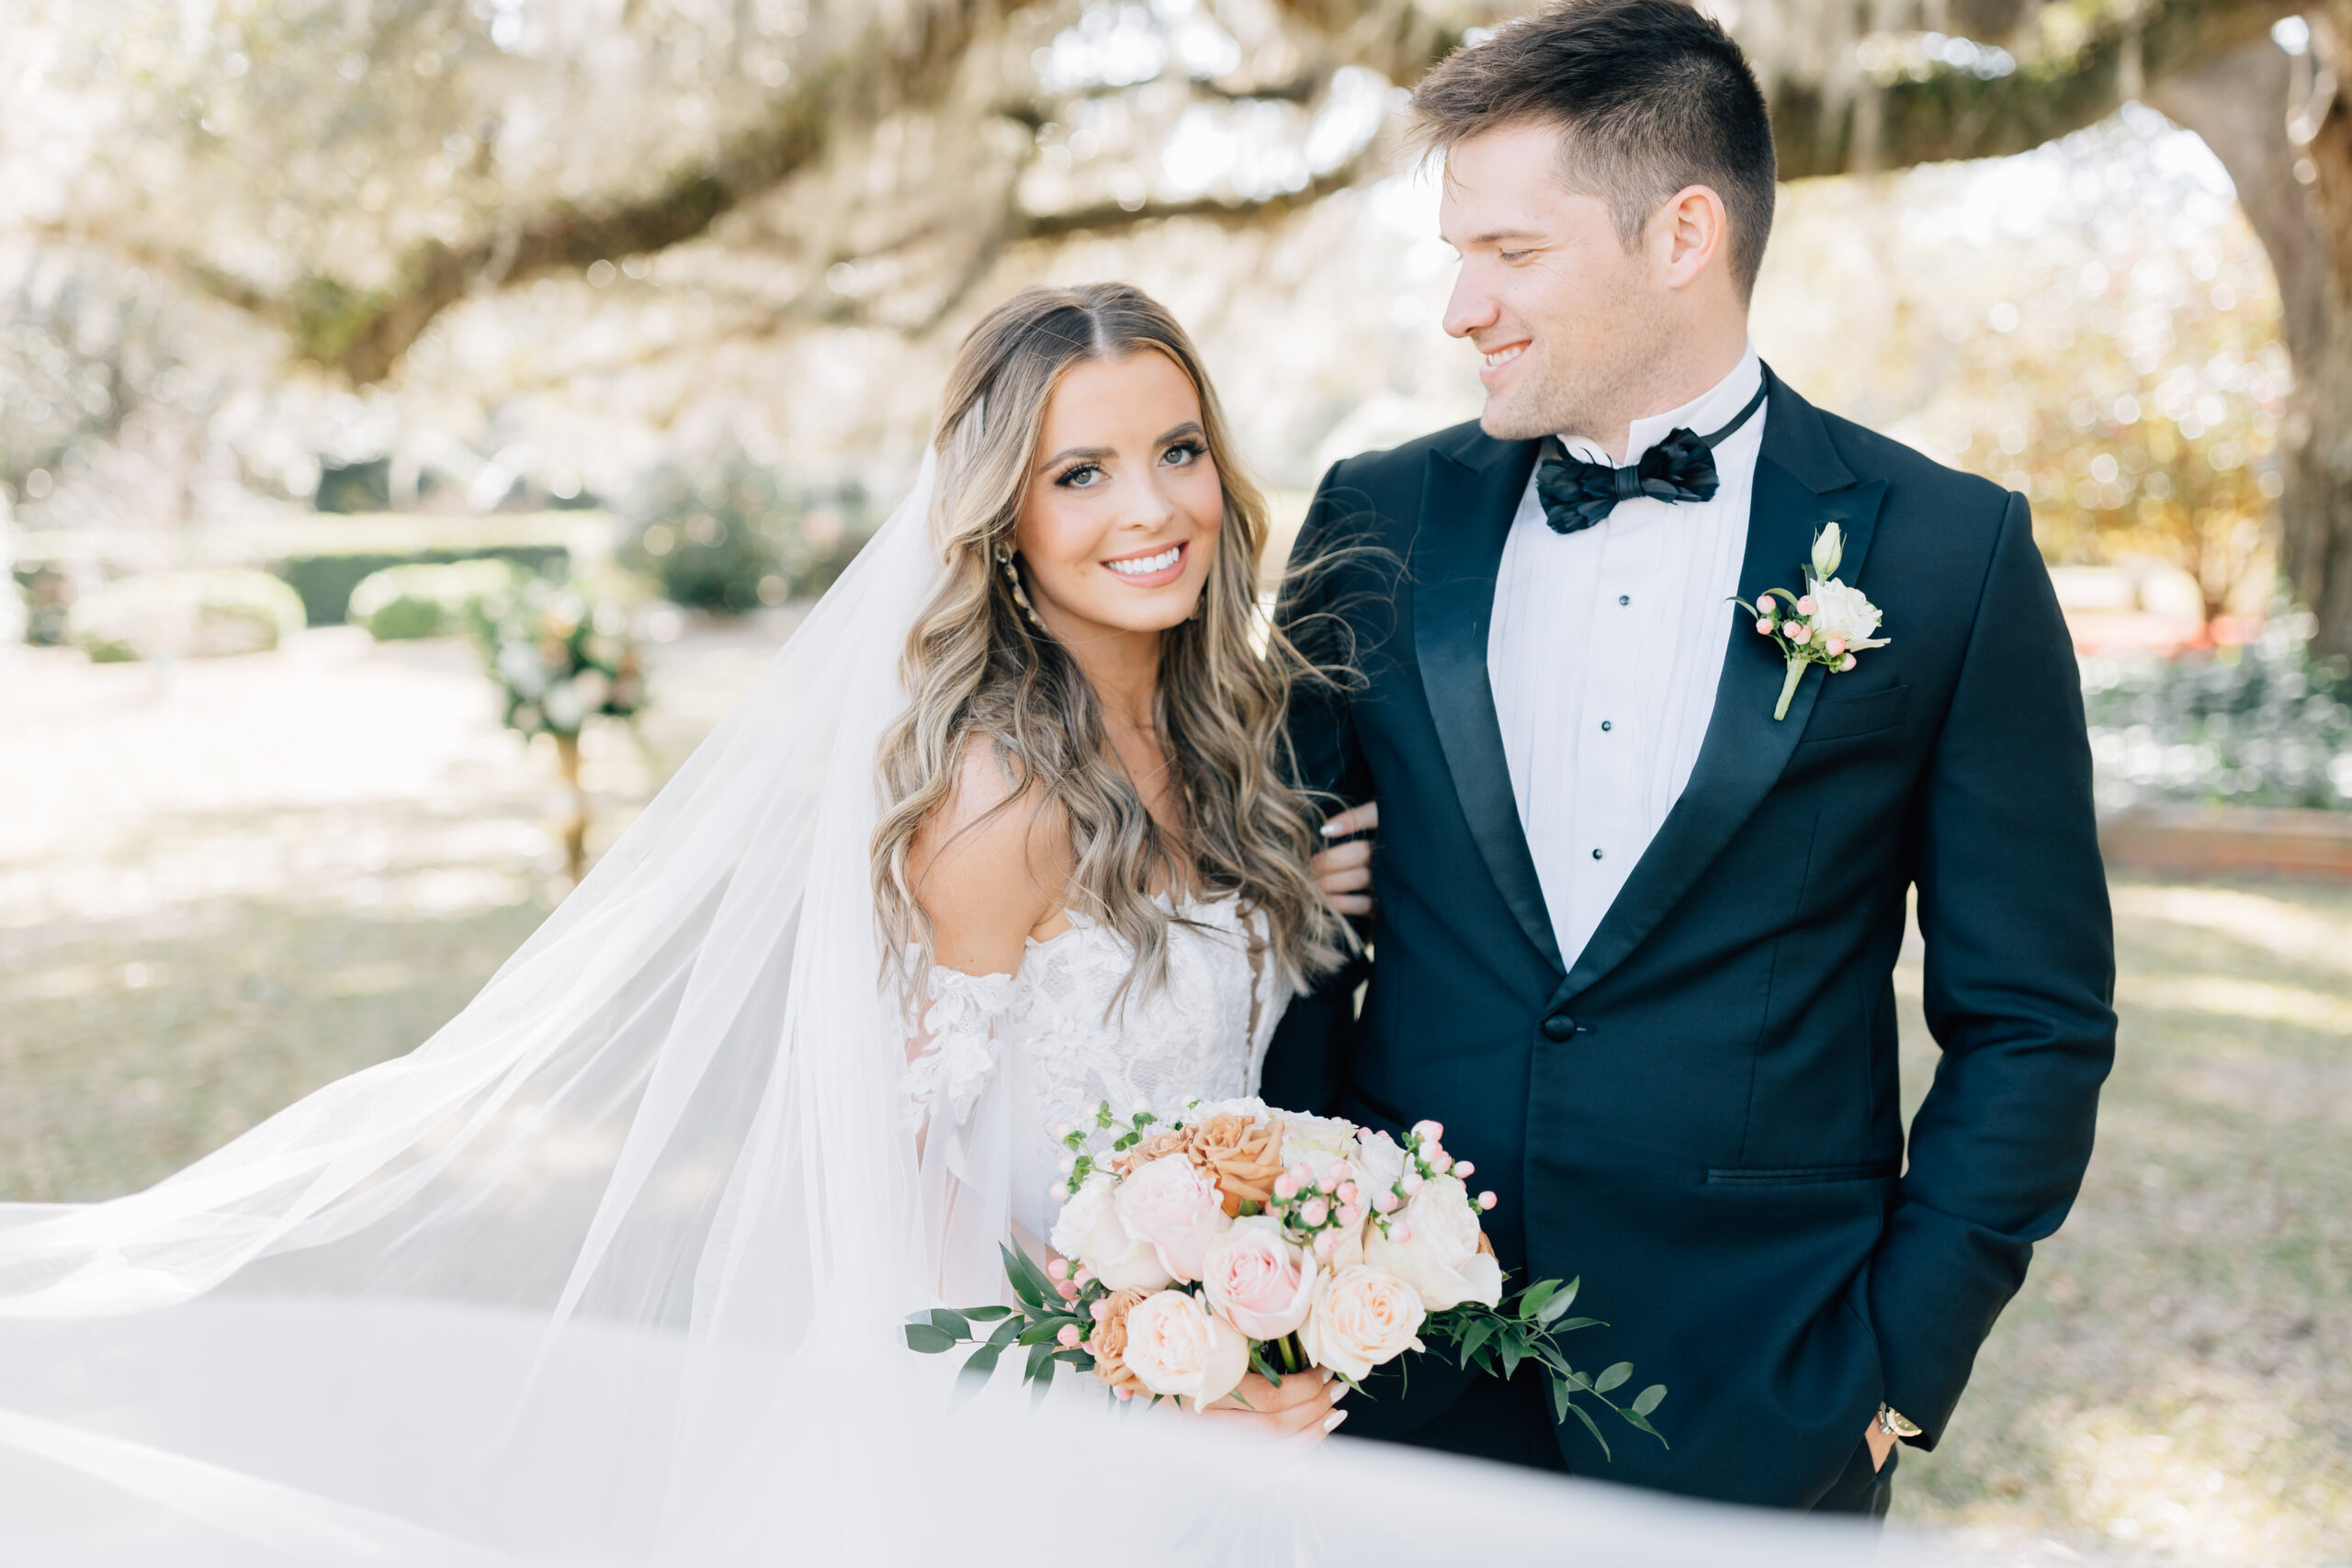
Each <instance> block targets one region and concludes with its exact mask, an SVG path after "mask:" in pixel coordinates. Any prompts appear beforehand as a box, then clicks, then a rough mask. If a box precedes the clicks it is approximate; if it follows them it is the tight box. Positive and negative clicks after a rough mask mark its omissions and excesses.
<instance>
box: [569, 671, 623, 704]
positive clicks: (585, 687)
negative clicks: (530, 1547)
mask: <svg viewBox="0 0 2352 1568" xmlns="http://www.w3.org/2000/svg"><path fill="white" fill-rule="evenodd" d="M571 684H572V688H573V689H574V690H575V691H577V692H578V693H579V694H580V702H581V706H582V709H583V711H585V712H588V713H594V712H595V711H596V710H597V709H598V708H601V707H603V706H604V705H605V699H606V698H608V697H610V696H611V695H612V694H613V687H612V682H609V681H607V680H605V672H604V671H601V670H582V671H581V672H580V673H579V674H577V675H574V676H573V677H572V678H571Z"/></svg>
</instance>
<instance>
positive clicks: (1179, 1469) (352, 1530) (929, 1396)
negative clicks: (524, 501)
mask: <svg viewBox="0 0 2352 1568" xmlns="http://www.w3.org/2000/svg"><path fill="white" fill-rule="evenodd" d="M930 476H931V465H930V463H929V462H928V461H926V464H925V466H924V470H923V475H922V479H920V480H919V481H918V483H917V484H916V486H915V488H914V491H913V493H912V494H911V495H910V496H909V497H908V499H907V500H906V501H905V502H903V503H901V504H900V505H899V508H898V509H897V510H896V511H895V512H894V513H892V515H891V517H890V519H889V521H888V523H887V524H886V525H885V526H884V527H883V528H882V529H881V531H880V532H879V533H878V534H877V535H876V537H875V538H874V540H873V541H872V542H871V543H870V544H869V545H868V546H867V547H866V548H865V550H864V551H863V552H862V553H861V554H860V555H859V557H858V558H857V560H856V561H855V563H854V565H853V566H852V567H851V569H850V570H849V571H848V572H847V573H846V574H845V575H844V576H843V577H842V580H841V581H840V582H839V583H838V584H837V585H836V586H835V587H834V588H833V590H832V591H831V592H829V593H828V594H827V595H826V596H825V598H824V599H823V601H822V602H821V603H820V604H818V605H817V606H816V608H815V609H814V610H813V611H812V612H811V614H810V615H809V617H808V618H807V619H806V621H804V623H803V624H802V625H801V626H800V628H799V629H798V631H797V633H796V634H795V635H794V636H793V637H792V639H791V640H790V641H789V642H788V643H787V644H786V647H785V648H784V649H783V650H782V651H780V652H779V653H778V654H777V655H776V656H775V659H774V660H773V661H772V662H771V663H770V664H769V666H768V668H767V669H766V671H764V673H763V675H762V676H761V678H760V680H759V681H758V682H757V683H756V685H755V686H754V687H753V689H752V691H751V693H750V694H748V695H747V696H746V697H745V698H744V700H743V701H742V702H741V704H740V705H738V707H737V708H736V709H735V711H734V712H733V713H732V714H731V715H730V716H729V717H728V718H727V720H726V721H725V722H724V723H723V724H722V725H721V726H720V727H719V728H718V730H717V731H716V732H714V733H713V734H712V736H711V737H710V738H709V739H708V740H707V741H706V742H705V743H704V744H703V746H702V747H701V748H700V749H699V750H697V751H696V752H695V755H694V757H693V758H692V759H691V760H690V761H688V762H687V763H686V765H685V767H684V769H683V770H682V771H681V772H680V773H679V774H678V775H677V777H676V778H675V779H674V780H673V781H672V782H671V784H669V785H668V786H667V787H666V788H664V789H663V790H662V793H661V794H660V795H659V796H658V797H657V798H656V799H655V800H654V801H653V802H652V804H651V805H650V807H648V808H647V810H646V812H645V813H644V815H643V816H642V817H641V818H639V820H638V821H637V822H636V823H635V824H634V825H632V826H631V827H630V828H629V829H628V831H627V832H626V833H625V834H624V835H623V836H622V837H621V839H620V840H619V841H618V842H617V843H616V845H615V846H614V847H613V849H612V851H611V852H609V853H608V854H607V855H606V856H605V860H604V861H603V863H600V864H599V865H598V866H597V867H596V868H595V870H594V872H593V873H591V874H590V875H589V876H588V877H587V879H586V880H585V881H584V882H583V883H582V885H581V886H580V887H579V888H578V889H577V890H576V891H575V892H574V893H573V894H572V895H571V897H569V898H567V899H566V900H565V901H564V903H563V904H562V905H561V906H560V908H558V909H557V910H556V911H555V912H554V913H553V914H552V915H550V916H549V917H548V919H547V920H546V922H545V923H544V924H543V925H542V926H541V928H540V929H539V931H537V933H536V934H535V935H533V936H532V938H531V939H530V940H529V941H528V942H526V943H525V944H524V946H523V947H522V949H521V950H520V951H519V952H517V953H515V955H514V957H513V958H512V959H510V960H509V961H508V962H507V963H506V964H504V965H503V967H502V968H501V969H500V970H499V972H498V974H497V975H496V976H494V977H493V978H492V980H491V982H490V983H489V985H488V986H487V987H484V989H483V990H482V991H481V994H480V996H478V997H477V998H475V999H474V1001H473V1002H472V1003H471V1004H470V1005H469V1006H468V1007H467V1008H466V1010H464V1011H463V1012H461V1013H460V1014H459V1015H458V1017H457V1018H456V1019H455V1020H453V1021H451V1022H450V1023H449V1024H448V1025H447V1026H446V1027H445V1028H443V1029H442V1030H441V1031H440V1032H438V1033H436V1034H435V1036H434V1037H433V1038H432V1039H431V1040H429V1041H427V1042H426V1043H424V1045H422V1046H421V1047H419V1048H418V1049H417V1050H416V1051H414V1052H413V1053H412V1054H411V1055H407V1056H403V1057H401V1058H399V1059H396V1060H393V1061H390V1062H386V1063H383V1064H381V1065H379V1066H375V1067H371V1068H369V1069H367V1070H366V1071H363V1072H360V1073H357V1074H355V1075H354V1076H352V1077H348V1078H345V1079H344V1080H342V1081H340V1082H337V1083H334V1084H331V1085H329V1086H327V1087H326V1088H324V1089H321V1090H319V1091H318V1092H316V1093H315V1094H312V1095H311V1096H310V1097H309V1098H307V1099H305V1100H301V1101H300V1102H299V1103H297V1104H295V1105H293V1106H290V1107H288V1109H287V1110H285V1111H281V1112H279V1113H278V1114H277V1116H275V1117H272V1118H271V1119H270V1120H269V1121H267V1122H264V1123H263V1124H262V1125H260V1126H259V1127H256V1128H254V1130H253V1131H252V1132H250V1133H248V1134H245V1135H244V1136H243V1137H241V1138H238V1139H237V1140H235V1141H234V1142H232V1143H231V1144H229V1145H226V1146H225V1147H223V1148H221V1149H220V1150H219V1151H217V1152H216V1153H214V1154H212V1155H210V1156H207V1157H206V1158H204V1159H202V1160H199V1161H198V1162H197V1163H196V1164H195V1165H193V1166H190V1167H189V1168H187V1169H186V1170H183V1171H181V1172H179V1173H178V1174H176V1175H175V1176H173V1177H171V1178H169V1179H165V1180H164V1181H163V1182H161V1183H159V1184H157V1185H156V1186H154V1187H153V1188H151V1189H149V1190H146V1191H143V1192H139V1193H135V1194H132V1195H130V1196H129V1197H124V1198H119V1199H116V1200H113V1201H107V1202H98V1203H86V1204H62V1205H46V1204H41V1205H36V1204H11V1205H0V1560H6V1561H9V1562H19V1561H21V1562H40V1563H43V1564H51V1563H55V1564H66V1563H81V1562H109V1563H111V1562H125V1563H129V1562H139V1563H149V1562H152V1563H158V1564H162V1563H168V1564H171V1565H173V1568H187V1565H193V1564H201V1563H213V1562H218V1563H224V1564H226V1563H237V1564H244V1563H263V1562H267V1563H278V1562H291V1563H305V1564H308V1563H346V1562H347V1563H355V1564H356V1563H386V1562H396V1563H409V1562H432V1563H441V1562H447V1563H467V1564H473V1563H481V1564H489V1563H508V1562H564V1563H639V1562H685V1563H722V1562H724V1563H733V1562H805V1561H815V1560H819V1559H820V1558H828V1557H834V1556H840V1557H843V1558H846V1559H848V1560H852V1561H857V1562H916V1561H922V1562H933V1561H942V1560H944V1561H951V1562H979V1561H993V1560H995V1559H996V1558H997V1557H999V1556H1002V1557H1005V1558H1008V1559H1010V1558H1012V1557H1013V1556H1015V1555H1016V1554H1018V1555H1020V1556H1022V1557H1024V1558H1025V1557H1027V1556H1029V1555H1030V1554H1031V1553H1032V1552H1033V1551H1036V1550H1038V1549H1039V1548H1040V1546H1041V1544H1042V1542H1043V1541H1044V1540H1045V1539H1046V1536H1047V1535H1048V1534H1049V1533H1050V1534H1052V1535H1053V1536H1055V1537H1057V1538H1058V1539H1061V1540H1065V1541H1067V1540H1070V1539H1072V1538H1071V1537H1070V1536H1069V1533H1068V1532H1069V1531H1072V1530H1076V1531H1080V1532H1082V1533H1081V1537H1080V1539H1085V1540H1091V1541H1092V1542H1095V1543H1098V1544H1099V1546H1100V1548H1101V1549H1102V1550H1104V1551H1114V1550H1115V1551H1117V1552H1118V1554H1119V1555H1120V1556H1121V1557H1122V1558H1123V1559H1126V1560H1131V1561H1137V1562H1159V1561H1163V1560H1165V1561H1170V1562H1174V1561H1176V1560H1178V1559H1179V1558H1180V1557H1181V1558H1182V1559H1183V1560H1184V1561H1187V1562H1202V1561H1208V1562H1243V1561H1249V1562H1325V1561H1339V1560H1340V1559H1342V1558H1346V1557H1352V1556H1358V1555H1363V1554H1365V1553H1369V1552H1372V1551H1381V1552H1384V1553H1386V1552H1391V1551H1396V1550H1397V1548H1398V1547H1399V1546H1400V1545H1401V1546H1404V1547H1405V1548H1406V1549H1408V1550H1409V1551H1414V1552H1416V1553H1417V1554H1418V1555H1419V1557H1420V1558H1421V1559H1423V1560H1426V1561H1439V1562H1445V1561H1469V1560H1480V1561H1491V1560H1493V1559H1494V1557H1495V1556H1497V1555H1498V1554H1500V1553H1503V1552H1507V1551H1508V1552H1514V1553H1516V1552H1520V1551H1535V1550H1539V1549H1542V1548H1543V1547H1544V1546H1545V1545H1546V1544H1547V1543H1548V1544H1549V1545H1550V1546H1551V1547H1552V1548H1554V1549H1556V1548H1557V1546H1558V1544H1559V1543H1560V1541H1561V1540H1562V1539H1563V1532H1566V1535H1567V1537H1568V1538H1569V1539H1574V1540H1577V1542H1578V1543H1579V1544H1580V1545H1581V1546H1582V1547H1583V1548H1584V1549H1586V1550H1587V1551H1600V1552H1601V1554H1602V1555H1604V1556H1606V1557H1607V1558H1609V1559H1610V1560H1612V1561H1617V1562H1686V1561H1687V1562H1702V1561H1707V1562H1721V1561H1724V1560H1726V1559H1728V1558H1731V1557H1735V1556H1736V1557H1737V1558H1738V1559H1740V1560H1743V1561H1747V1562H1758V1561H1774V1560H1778V1559H1779V1558H1781V1557H1782V1556H1785V1557H1786V1558H1787V1560H1789V1561H1791V1562H1795V1561H1800V1560H1802V1561H1804V1562H1822V1561H1824V1560H1825V1559H1835V1558H1838V1557H1840V1556H1844V1555H1848V1554H1851V1555H1853V1556H1855V1557H1857V1558H1859V1557H1860V1556H1861V1555H1863V1554H1865V1553H1867V1552H1869V1551H1871V1548H1870V1543H1869V1541H1868V1540H1866V1539H1865V1538H1863V1537H1861V1536H1859V1535H1849V1534H1847V1533H1843V1532H1838V1531H1835V1530H1830V1531H1827V1532H1825V1531H1824V1530H1823V1529H1819V1528H1815V1529H1806V1528H1804V1527H1803V1526H1801V1525H1800V1524H1797V1523H1794V1522H1788V1521H1780V1520H1765V1521H1758V1520H1751V1519H1748V1518H1747V1517H1721V1518H1719V1517H1716V1516H1715V1515H1714V1514H1713V1512H1711V1511H1710V1512H1694V1511H1691V1509H1689V1507H1688V1506H1680V1507H1678V1506H1673V1505H1668V1504H1663V1503H1654V1502H1651V1501H1649V1500H1646V1499H1639V1498H1634V1497H1633V1496H1631V1495H1597V1494H1596V1493H1595V1492H1594V1490H1593V1489H1589V1488H1577V1487H1572V1486H1569V1487H1564V1486H1563V1485H1562V1484H1561V1483H1556V1482H1550V1481H1540V1480H1536V1479H1533V1478H1522V1477H1517V1476H1511V1475H1504V1474H1500V1473H1494V1472H1486V1471H1484V1470H1482V1469H1479V1468H1477V1467H1470V1466H1464V1465H1456V1464H1451V1463H1446V1462H1442V1461H1431V1460H1427V1459H1419V1458H1414V1457H1410V1456H1408V1455H1406V1454H1404V1453H1402V1452H1398V1451H1394V1450H1377V1449H1375V1448H1374V1446H1372V1445H1363V1446H1351V1445H1346V1444H1339V1445H1326V1446H1325V1448H1324V1449H1323V1450H1317V1451H1316V1452H1315V1453H1313V1454H1302V1453H1297V1452H1292V1451H1285V1452H1283V1453H1281V1454H1275V1453H1272V1452H1271V1451H1270V1450H1262V1449H1260V1448H1257V1447H1256V1446H1254V1445H1251V1444H1248V1443H1244V1442H1239V1441H1236V1440H1233V1439H1231V1438H1217V1437H1216V1436H1214V1435H1209V1436H1205V1437H1204V1435H1203V1434H1201V1433H1198V1432H1196V1431H1194V1430H1193V1424H1192V1423H1189V1422H1183V1421H1180V1420H1178V1419H1175V1418H1172V1417H1166V1416H1152V1415H1148V1414H1140V1413H1138V1414H1131V1415H1128V1416H1125V1417H1124V1418H1122V1419H1120V1420H1118V1421H1117V1422H1116V1423H1115V1429H1116V1430H1117V1432H1118V1433H1119V1434H1121V1436H1122V1438H1124V1439H1125V1440H1123V1441H1119V1442H1104V1441H1102V1440H1100V1434H1101V1433H1102V1432H1103V1431H1105V1430H1107V1429H1109V1428H1108V1427H1106V1426H1105V1423H1106V1422H1108V1421H1109V1417H1107V1416H1104V1415H1103V1413H1101V1412H1100V1411H1098V1410H1097V1409H1095V1408H1094V1405H1093V1402H1086V1403H1084V1404H1081V1402H1079V1401H1075V1400H1070V1401H1062V1400H1053V1401H1048V1402H1047V1403H1046V1407H1045V1408H1043V1409H1040V1410H1037V1411H1035V1412H1034V1413H1033V1412H1031V1411H1029V1410H1028V1409H1027V1408H1026V1402H1025V1401H1023V1400H1018V1399H1006V1398H1001V1397H1000V1395H1001V1394H1004V1393H1009V1391H1000V1390H993V1389H992V1390H990V1391H989V1393H988V1394H986V1395H984V1396H983V1397H981V1398H979V1399H977V1400H966V1401H963V1402H962V1403H960V1404H951V1401H950V1399H949V1397H948V1392H947V1390H946V1388H945V1387H944V1379H943V1378H942V1377H940V1376H939V1375H937V1374H939V1373H940V1372H941V1371H942V1370H943V1369H941V1368H940V1367H939V1366H938V1365H937V1364H936V1363H933V1362H928V1361H924V1362H916V1360H915V1359H914V1358H911V1357H910V1356H909V1355H907V1354H906V1353H905V1351H904V1350H903V1349H902V1348H900V1347H899V1341H898V1337H897V1325H898V1323H899V1320H900V1318H901V1317H902V1315H903V1314H905V1313H906V1312H908V1311H910V1310H913V1309H916V1308H919V1307H921V1306H922V1305H925V1304H928V1303H933V1302H934V1301H937V1300H939V1299H942V1298H943V1297H944V1298H946V1299H951V1300H956V1301H959V1302H962V1303H967V1304H968V1303H973V1302H976V1301H978V1300H980V1299H983V1298H984V1297H992V1296H993V1295H994V1294H995V1293H996V1292H997V1290H998V1289H999V1288H1000V1287H999V1286H998V1285H997V1283H996V1280H997V1275H998V1269H997V1264H996V1259H995V1255H994V1241H995V1237H996V1236H997V1235H1001V1234H1002V1230H1003V1195H1002V1191H1001V1189H1002V1188H1003V1185H1004V1183H1003V1181H1002V1179H1001V1172H1002V1164H1001V1161H1002V1142H1003V1138H1004V1136H1005V1133H1004V1129H1003V1128H1002V1126H1001V1120H1002V1118H1001V1108H1000V1111H999V1114H998V1117H997V1122H996V1124H994V1125H993V1130H992V1131H991V1130H989V1129H990V1128H991V1125H992V1124H991V1123H990V1122H989V1117H988V1116H987V1114H986V1113H985V1112H984V1114H983V1115H982V1116H981V1117H980V1118H979V1120H978V1125H979V1126H980V1127H981V1128H982V1129H983V1130H982V1131H981V1132H980V1133H979V1134H976V1135H975V1136H974V1137H972V1138H970V1139H969V1140H967V1144H966V1145H964V1146H962V1147H960V1148H959V1149H957V1150H956V1167H955V1168H954V1169H953V1170H950V1169H948V1168H946V1163H945V1158H944V1156H936V1157H934V1160H933V1168H929V1169H925V1168H919V1167H918V1164H917V1162H916V1159H915V1156H914V1154H913V1151H912V1147H911V1143H910V1138H909V1136H908V1134H907V1132H906V1130H905V1128H904V1127H903V1126H902V1124H901V1123H900V1122H899V1116H898V1113H897V1109H896V1108H897V1105H898V1102H899V1085H900V1077H901V1075H902V1074H903V1073H904V1071H905V1051H904V1035H905V1031H904V1028H903V1025H902V1024H901V1022H900V1021H899V1015H898V1012H897V1010H896V1008H895V1005H894V1004H893V1003H891V1002H890V1001H889V1000H888V999H887V998H886V997H885V995H884V988H883V987H882V986H881V985H880V984H879V974H880V967H879V965H880V959H879V954H878V951H877V943H876V935H875V930H874V921H873V916H872V908H873V906H872V896H871V893H870V886H871V884H870V875H869V870H868V844H869V841H870V839H871V836H872V832H873V829H874V822H875V813H876V800H875V767H874V763H875V756H876V746H877V744H878V740H879V738H880V735H881V733H882V730H883V728H885V726H886V725H887V724H888V722H889V721H890V720H891V718H892V717H894V716H895V715H896V714H897V712H898V711H899V707H900V705H902V702H903V698H902V695H901V694H900V691H899V678H898V669H899V652H900V649H901V648H902V646H903V643H904V639H905V636H906V633H907V630H908V628H909V627H910V625H911V624H912V621H913V618H914V616H915V615H916V613H917V612H918V610H919V609H920V608H921V606H922V604H924V603H925V602H926V601H927V600H928V598H929V597H930V595H931V594H932V592H933V588H934V584H935V583H936V581H937V580H938V575H939V572H940V570H941V568H940V559H941V557H940V552H939V550H938V548H937V547H935V545H934V544H933V540H932V537H931V526H930V516H929V513H930V503H931V495H932V485H931V479H930ZM959 1181H960V1182H961V1190H956V1188H957V1185H958V1183H959ZM950 1216H952V1218H951V1217H950ZM1351 1447H1352V1448H1353V1449H1354V1451H1351V1452H1348V1451H1340V1450H1349V1449H1351ZM1302 1467H1306V1468H1302ZM1308 1477H1311V1478H1312V1482H1311V1484H1302V1482H1304V1481H1305V1480H1306V1478H1308ZM1922 1550H1924V1549H1922ZM1204 1554H1205V1555H1204Z"/></svg>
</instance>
